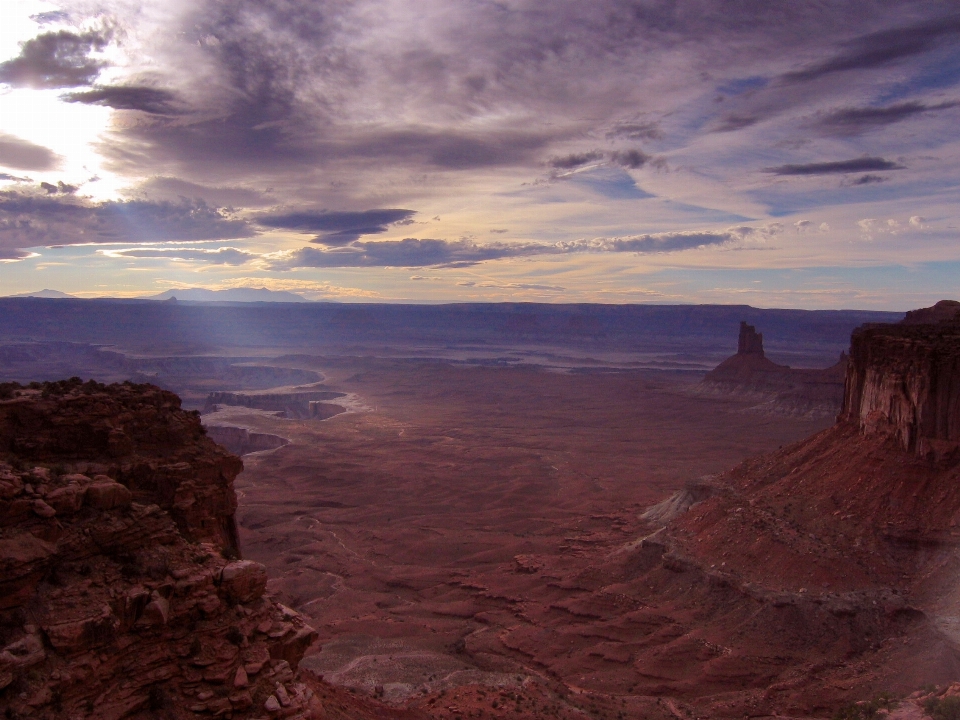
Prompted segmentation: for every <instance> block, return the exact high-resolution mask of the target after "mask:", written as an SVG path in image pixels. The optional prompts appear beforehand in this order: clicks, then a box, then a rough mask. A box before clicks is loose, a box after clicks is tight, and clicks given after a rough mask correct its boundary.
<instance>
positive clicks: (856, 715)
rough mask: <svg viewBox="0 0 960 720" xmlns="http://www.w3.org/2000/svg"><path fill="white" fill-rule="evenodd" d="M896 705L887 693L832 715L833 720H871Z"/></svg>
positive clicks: (894, 700)
mask: <svg viewBox="0 0 960 720" xmlns="http://www.w3.org/2000/svg"><path fill="white" fill-rule="evenodd" d="M896 703H897V700H896V698H894V697H893V696H892V695H890V694H889V693H885V692H884V693H880V694H879V695H877V696H876V697H875V698H874V699H873V700H862V701H860V702H856V703H851V704H850V705H845V706H843V707H842V708H840V709H839V710H837V712H836V713H834V716H833V720H872V719H873V718H876V717H878V716H879V715H880V713H881V711H887V710H889V709H890V708H891V707H893V706H894V705H895V704H896Z"/></svg>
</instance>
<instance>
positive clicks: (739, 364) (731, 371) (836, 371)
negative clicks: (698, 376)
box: [697, 322, 847, 419]
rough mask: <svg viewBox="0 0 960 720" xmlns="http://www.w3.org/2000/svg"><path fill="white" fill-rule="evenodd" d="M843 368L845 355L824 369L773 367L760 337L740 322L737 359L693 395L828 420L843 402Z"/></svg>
mask: <svg viewBox="0 0 960 720" xmlns="http://www.w3.org/2000/svg"><path fill="white" fill-rule="evenodd" d="M846 369H847V356H846V355H845V354H841V356H840V359H839V360H838V361H837V363H836V364H835V365H833V366H831V367H829V368H825V369H823V370H810V369H795V368H791V367H789V366H787V365H778V364H777V363H775V362H773V361H772V360H770V359H769V358H767V357H766V355H765V353H764V350H763V334H762V333H758V332H757V331H756V328H755V327H754V326H752V325H748V324H747V323H745V322H741V323H740V336H739V338H738V340H737V354H736V355H733V356H731V357H729V358H727V359H726V360H724V361H723V362H722V363H720V364H719V365H718V366H717V367H715V368H714V369H713V370H711V371H710V372H708V373H707V374H706V376H704V378H703V381H702V382H701V383H700V384H699V385H698V386H697V392H699V393H702V394H711V395H729V396H737V397H741V398H744V397H745V398H750V399H753V400H756V401H757V405H756V406H755V407H753V408H751V409H752V410H754V411H756V412H762V413H768V414H774V415H793V416H801V417H809V418H831V419H832V418H834V417H835V416H836V414H837V412H838V411H839V409H840V406H841V403H842V401H843V381H844V375H845V373H846Z"/></svg>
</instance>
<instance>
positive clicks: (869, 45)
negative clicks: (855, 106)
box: [783, 15, 960, 82]
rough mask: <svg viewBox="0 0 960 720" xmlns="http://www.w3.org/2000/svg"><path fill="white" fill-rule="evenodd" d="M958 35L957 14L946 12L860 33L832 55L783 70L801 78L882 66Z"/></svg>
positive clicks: (788, 78)
mask: <svg viewBox="0 0 960 720" xmlns="http://www.w3.org/2000/svg"><path fill="white" fill-rule="evenodd" d="M958 35H960V15H946V16H942V17H938V18H934V19H930V20H927V21H925V22H922V23H917V24H912V25H908V26H906V27H899V28H893V29H890V30H883V31H880V32H875V33H871V34H869V35H864V36H861V37H859V38H857V39H855V40H854V41H852V42H850V43H849V44H848V45H847V47H846V49H844V50H843V51H841V52H840V53H838V54H836V55H834V56H833V57H831V58H829V59H827V60H824V61H822V62H819V63H816V64H814V65H811V66H810V67H808V68H806V69H804V70H797V71H794V72H789V73H785V74H784V75H783V80H785V81H787V82H805V81H809V80H816V79H818V78H821V77H824V76H826V75H831V74H834V73H839V72H849V71H851V70H870V69H873V68H880V67H886V66H887V65H890V64H891V63H894V62H896V61H898V60H904V59H906V58H910V57H913V56H916V55H920V54H923V53H927V52H930V51H931V50H934V49H936V48H937V47H939V46H940V45H942V44H943V43H945V42H947V41H949V40H950V39H951V38H954V37H956V36H958Z"/></svg>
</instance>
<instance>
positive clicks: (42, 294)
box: [7, 289, 76, 298]
mask: <svg viewBox="0 0 960 720" xmlns="http://www.w3.org/2000/svg"><path fill="white" fill-rule="evenodd" d="M7 297H15V298H27V297H35V298H72V297H76V295H68V294H67V293H65V292H60V291H59V290H46V289H44V290H37V291H36V292H27V293H19V294H17V295H7Z"/></svg>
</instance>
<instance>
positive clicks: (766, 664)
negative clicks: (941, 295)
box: [623, 309, 960, 717]
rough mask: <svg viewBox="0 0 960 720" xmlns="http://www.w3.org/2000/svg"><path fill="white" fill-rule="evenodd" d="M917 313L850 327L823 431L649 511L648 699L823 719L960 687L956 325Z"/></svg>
mask: <svg viewBox="0 0 960 720" xmlns="http://www.w3.org/2000/svg"><path fill="white" fill-rule="evenodd" d="M912 317H913V318H914V319H913V320H910V319H909V316H908V321H907V322H904V323H901V324H896V325H873V326H868V327H864V328H861V329H858V330H857V331H855V332H854V334H853V341H852V351H851V360H850V364H849V369H848V372H847V376H846V390H845V399H844V404H843V408H842V412H841V413H840V415H839V417H838V420H837V423H836V425H834V426H833V427H831V428H829V429H827V430H824V431H823V432H820V433H818V434H816V435H814V436H813V437H811V438H809V439H807V440H804V441H802V442H799V443H796V444H794V445H792V446H788V447H784V448H783V449H781V450H779V451H778V452H776V453H773V454H772V455H768V456H764V457H759V458H753V459H750V460H748V461H746V462H744V463H742V464H741V465H739V466H737V467H736V468H734V469H732V470H730V471H729V472H726V473H723V474H722V475H719V476H717V477H715V478H710V479H709V483H708V486H709V487H707V488H706V490H705V491H700V492H698V493H696V494H691V492H690V489H689V488H688V489H687V490H685V491H683V492H681V493H678V494H677V495H676V496H675V497H674V498H672V499H671V500H668V501H665V502H664V503H661V504H660V505H659V506H656V507H654V508H652V509H651V511H650V512H649V513H648V517H649V519H650V520H651V524H652V525H653V528H654V529H655V530H656V532H654V533H652V534H651V535H649V536H648V537H647V538H645V539H644V540H643V541H642V542H640V543H639V544H638V545H636V546H631V547H629V548H628V549H627V550H628V552H626V553H624V555H623V557H624V560H623V562H624V563H625V565H624V566H625V567H626V568H627V569H628V570H629V572H630V575H631V583H633V584H635V585H637V586H638V587H640V588H641V589H642V588H644V587H649V588H653V589H654V591H653V592H652V593H648V594H647V595H646V596H645V597H644V601H645V602H646V603H647V604H649V605H651V606H655V607H656V608H657V611H658V612H659V613H661V614H663V615H664V616H667V617H669V618H670V619H671V620H672V622H673V623H675V627H676V628H677V629H676V634H675V635H673V636H670V637H669V638H668V639H667V640H666V642H664V643H663V644H661V645H659V646H656V647H653V648H650V649H643V650H641V651H640V652H639V653H638V655H637V660H636V661H635V666H637V665H639V666H642V667H643V668H644V672H646V673H647V674H648V678H649V680H648V681H645V683H644V684H645V685H646V687H647V690H648V691H650V692H658V693H663V692H670V693H676V694H678V695H685V696H687V697H690V698H697V702H698V704H700V705H701V706H705V708H704V711H705V713H706V714H707V715H709V716H718V715H726V716H735V715H737V716H738V715H740V714H744V713H746V714H751V713H753V714H763V713H767V712H769V713H772V712H773V711H774V710H776V711H778V712H781V713H782V712H789V713H794V714H808V713H814V714H823V713H829V712H833V711H835V710H836V709H837V708H838V707H840V706H841V705H842V704H843V703H846V702H850V701H851V700H858V699H865V698H868V697H873V696H875V695H876V694H877V693H879V692H891V693H907V692H910V691H911V690H915V689H917V688H919V687H921V686H924V685H926V684H928V683H938V684H942V685H945V684H949V683H951V682H954V681H956V680H957V679H958V678H960V651H958V649H957V648H958V647H960V629H958V628H960V626H958V622H957V617H960V559H958V555H957V551H956V549H957V547H958V545H960V322H958V321H957V320H956V319H954V317H955V316H954V315H953V314H950V315H949V316H948V317H947V318H946V319H943V318H941V317H939V313H938V312H936V311H935V309H927V310H925V311H919V312H918V313H917V314H915V315H913V316H912ZM916 318H920V319H921V320H926V321H925V322H917V321H916ZM699 490H703V489H702V488H699ZM707 490H708V491H707ZM684 507H688V508H689V509H687V510H686V511H685V512H684V511H683V509H684ZM693 618H696V620H695V621H693ZM707 640H708V641H709V642H706V641H707ZM733 691H736V692H733ZM917 716H918V717H919V715H917Z"/></svg>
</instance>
